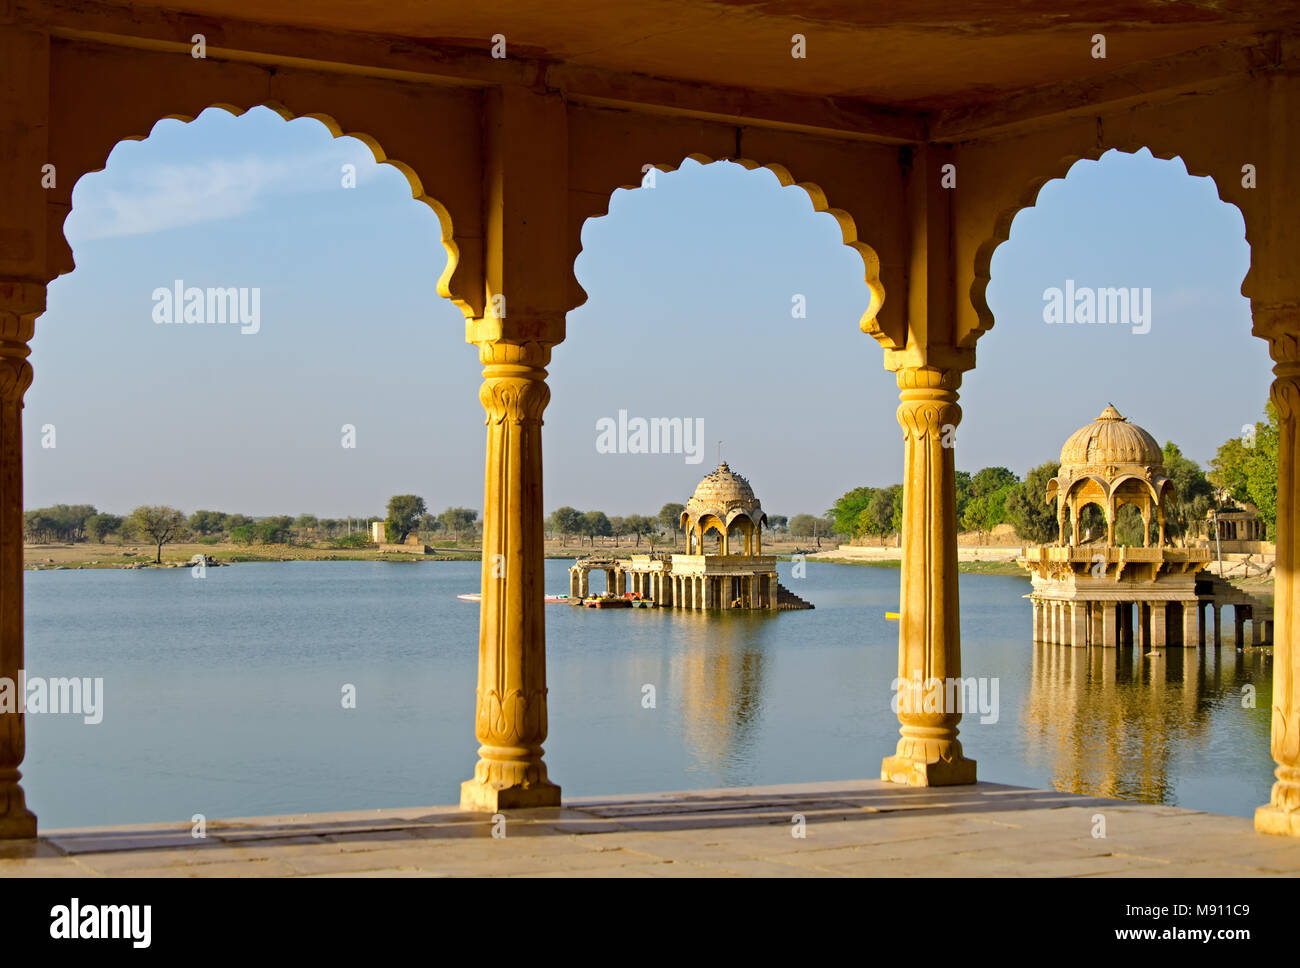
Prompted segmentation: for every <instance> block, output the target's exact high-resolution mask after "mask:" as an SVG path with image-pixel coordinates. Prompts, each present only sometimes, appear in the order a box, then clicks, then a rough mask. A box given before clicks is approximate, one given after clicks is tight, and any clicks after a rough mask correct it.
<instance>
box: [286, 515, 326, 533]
mask: <svg viewBox="0 0 1300 968" xmlns="http://www.w3.org/2000/svg"><path fill="white" fill-rule="evenodd" d="M293 527H294V530H296V531H301V532H303V533H304V534H306V533H307V532H310V531H314V530H316V529H317V528H319V527H320V518H318V517H316V515H314V514H300V515H298V517H297V518H295V519H294V522H293Z"/></svg>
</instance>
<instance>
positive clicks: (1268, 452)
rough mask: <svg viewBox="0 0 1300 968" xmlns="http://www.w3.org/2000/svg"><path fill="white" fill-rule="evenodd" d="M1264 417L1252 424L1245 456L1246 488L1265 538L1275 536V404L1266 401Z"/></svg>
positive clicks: (1276, 437)
mask: <svg viewBox="0 0 1300 968" xmlns="http://www.w3.org/2000/svg"><path fill="white" fill-rule="evenodd" d="M1266 415H1267V417H1268V419H1267V421H1266V422H1264V423H1258V424H1256V425H1255V440H1254V446H1253V447H1251V448H1249V450H1250V456H1249V457H1247V459H1246V491H1247V493H1248V494H1249V495H1250V502H1251V503H1252V504H1254V505H1255V507H1256V509H1258V511H1259V516H1260V517H1261V518H1263V519H1264V523H1265V524H1266V525H1267V526H1268V536H1269V538H1271V539H1273V540H1276V538H1277V452H1278V444H1279V438H1280V433H1279V427H1278V417H1277V408H1276V407H1274V406H1273V403H1272V401H1269V404H1268V407H1267V408H1266Z"/></svg>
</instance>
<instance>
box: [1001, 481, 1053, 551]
mask: <svg viewBox="0 0 1300 968" xmlns="http://www.w3.org/2000/svg"><path fill="white" fill-rule="evenodd" d="M1060 472H1061V465H1060V464H1058V463H1056V462H1055V461H1048V462H1047V463H1046V464H1039V465H1038V466H1037V467H1035V468H1034V469H1033V470H1031V471H1030V472H1029V473H1028V474H1026V475H1025V480H1024V482H1023V483H1021V484H1017V485H1015V486H1014V487H1013V488H1012V489H1011V491H1010V492H1009V493H1008V494H1007V497H1006V504H1005V510H1006V519H1007V521H1009V522H1010V523H1011V525H1012V527H1014V528H1015V529H1016V534H1017V535H1018V536H1019V537H1020V538H1021V540H1023V541H1031V542H1033V543H1034V544H1050V543H1051V542H1053V541H1055V540H1056V539H1057V536H1058V535H1057V527H1056V504H1055V502H1049V501H1048V500H1047V484H1048V482H1049V481H1050V480H1051V479H1052V478H1054V477H1055V476H1056V475H1057V474H1059V473H1060Z"/></svg>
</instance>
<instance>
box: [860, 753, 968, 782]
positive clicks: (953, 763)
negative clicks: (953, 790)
mask: <svg viewBox="0 0 1300 968" xmlns="http://www.w3.org/2000/svg"><path fill="white" fill-rule="evenodd" d="M880 778H881V779H882V780H884V781H886V782H887V783H903V784H906V785H907V786H961V785H963V784H967V783H974V782H976V780H975V761H974V760H970V759H967V758H966V757H964V756H959V757H958V758H957V759H955V760H930V761H926V760H918V759H913V758H912V757H910V756H899V755H897V754H895V755H894V756H886V757H885V758H884V759H883V760H882V761H881V763H880Z"/></svg>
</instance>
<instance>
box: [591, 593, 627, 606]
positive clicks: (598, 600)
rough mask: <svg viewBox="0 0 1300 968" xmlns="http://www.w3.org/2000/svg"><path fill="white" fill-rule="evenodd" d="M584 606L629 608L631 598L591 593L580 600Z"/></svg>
mask: <svg viewBox="0 0 1300 968" xmlns="http://www.w3.org/2000/svg"><path fill="white" fill-rule="evenodd" d="M582 604H583V607H584V608H631V607H632V599H630V598H619V597H618V596H616V595H609V594H605V595H592V596H590V597H589V598H584V599H583V600H582Z"/></svg>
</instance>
